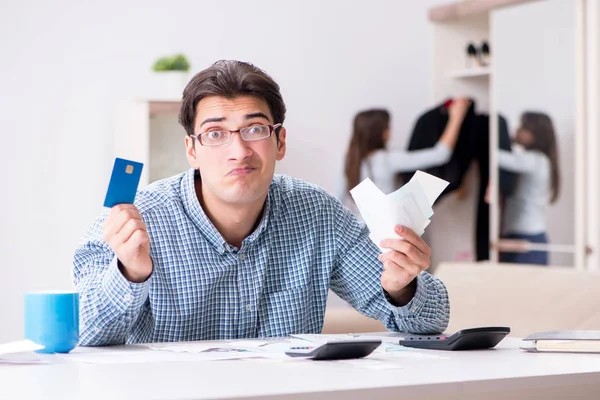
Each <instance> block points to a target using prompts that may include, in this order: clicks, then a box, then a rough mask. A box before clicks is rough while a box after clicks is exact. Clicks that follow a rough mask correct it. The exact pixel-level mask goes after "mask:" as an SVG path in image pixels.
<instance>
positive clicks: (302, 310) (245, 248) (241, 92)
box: [74, 61, 449, 346]
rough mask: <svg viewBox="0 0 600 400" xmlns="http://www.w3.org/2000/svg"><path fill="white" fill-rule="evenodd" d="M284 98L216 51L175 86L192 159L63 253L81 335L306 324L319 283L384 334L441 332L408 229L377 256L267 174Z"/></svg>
mask: <svg viewBox="0 0 600 400" xmlns="http://www.w3.org/2000/svg"><path fill="white" fill-rule="evenodd" d="M285 111H286V110H285V104H284V102H283V99H282V97H281V94H280V91H279V86H278V85H277V83H275V82H274V81H273V80H272V78H271V77H270V76H268V75H267V74H266V73H264V72H263V71H261V70H260V69H258V68H256V67H254V66H252V65H250V64H247V63H242V62H239V61H220V62H217V63H215V64H214V65H212V66H211V67H210V68H208V69H206V70H204V71H202V72H200V73H199V74H197V75H196V76H195V77H194V78H193V79H192V80H191V81H190V83H189V84H188V85H187V87H186V88H185V91H184V92H183V100H182V105H181V112H180V118H179V119H180V123H181V124H182V125H183V127H184V128H185V130H186V132H187V137H186V138H185V148H186V156H187V158H188V161H189V163H190V165H191V167H192V168H191V169H190V170H189V171H188V172H185V173H183V174H181V175H177V176H174V177H172V178H168V179H164V180H162V181H158V182H155V183H153V184H151V185H149V186H148V187H147V188H145V189H143V190H141V191H140V192H139V193H138V195H137V197H136V201H135V205H127V204H121V205H117V206H115V207H113V208H112V209H111V210H110V212H108V213H105V214H103V215H101V216H100V217H99V218H98V219H97V220H96V222H95V223H94V224H93V226H92V227H91V229H90V230H89V231H88V232H87V234H86V235H85V237H84V241H83V243H82V245H81V246H80V247H79V248H78V249H77V250H76V252H75V258H74V281H75V285H76V287H77V289H78V290H79V293H80V307H81V318H80V321H81V341H80V343H81V344H82V345H88V346H94V345H109V344H122V343H138V342H163V341H181V340H205V339H230V338H249V337H261V336H262V337H264V336H283V335H289V334H293V333H319V332H320V331H321V328H322V325H323V317H324V312H325V305H326V300H327V294H328V291H329V289H330V288H331V289H332V290H333V291H334V292H336V293H337V294H338V295H339V296H340V297H342V298H343V299H345V300H346V301H348V302H349V303H350V304H351V305H352V306H353V307H354V308H356V309H357V310H358V311H359V312H361V313H363V314H365V315H367V316H369V317H372V318H377V319H379V320H381V321H382V322H383V323H384V324H385V326H386V327H387V328H388V329H390V330H394V331H412V332H417V333H427V332H441V331H443V330H444V329H445V328H446V326H447V323H448V316H449V305H448V304H449V303H448V295H447V292H446V289H445V287H444V285H443V284H442V283H441V282H440V281H439V280H437V279H436V278H434V277H432V276H431V275H429V274H428V273H427V272H424V271H425V269H427V268H428V267H429V256H430V249H429V247H428V246H427V245H426V244H425V242H423V240H421V238H419V237H418V236H417V235H416V234H415V233H414V232H412V231H411V230H409V229H407V228H402V227H398V229H397V233H398V235H399V236H402V237H404V238H405V240H400V239H398V238H395V239H394V238H390V239H389V240H385V241H383V242H382V247H385V248H389V249H390V251H389V252H386V253H384V254H380V251H379V250H378V248H377V246H376V245H375V244H374V243H372V242H371V241H370V239H369V237H368V229H367V228H366V226H364V225H363V224H361V223H359V222H358V221H357V219H356V217H355V216H353V214H352V212H350V211H349V210H348V209H346V208H344V207H343V206H342V205H341V203H340V202H339V201H338V200H336V199H335V198H334V197H333V196H331V195H329V194H327V193H326V192H325V191H324V190H322V189H320V188H318V187H316V186H313V185H310V184H308V183H305V182H302V181H300V180H297V179H293V178H290V177H287V176H274V170H275V163H276V161H279V160H281V159H283V157H284V156H285V151H286V136H287V132H286V129H285V128H284V127H283V126H282V124H283V122H284V119H285Z"/></svg>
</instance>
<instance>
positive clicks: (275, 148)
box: [186, 96, 286, 205]
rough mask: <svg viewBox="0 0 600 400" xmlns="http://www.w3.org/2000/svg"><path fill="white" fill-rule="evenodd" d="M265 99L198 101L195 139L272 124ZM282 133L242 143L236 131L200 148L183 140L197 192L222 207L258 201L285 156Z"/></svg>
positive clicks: (222, 98)
mask: <svg viewBox="0 0 600 400" xmlns="http://www.w3.org/2000/svg"><path fill="white" fill-rule="evenodd" d="M279 122H280V121H273V117H272V116H271V112H270V111H269V106H268V105H267V103H266V101H264V100H263V99H261V98H258V97H254V96H240V97H235V98H233V99H228V98H225V97H219V96H210V97H206V98H204V99H202V100H201V101H200V102H198V106H197V108H196V121H195V122H194V132H195V135H198V134H201V133H205V132H213V131H229V130H238V129H240V128H245V127H250V126H257V125H274V124H275V123H279ZM285 137H286V131H285V129H283V128H281V130H280V133H279V142H277V138H276V135H275V132H273V134H272V135H271V136H270V137H268V138H266V139H262V140H257V141H249V142H246V141H244V140H243V139H242V137H241V136H240V134H239V132H236V133H234V134H233V136H232V138H231V142H230V143H229V144H226V145H221V146H203V145H201V144H200V142H199V141H198V140H193V139H192V138H191V137H189V136H188V137H186V155H187V158H188V161H189V163H190V165H191V166H192V168H195V169H198V170H199V171H200V176H201V178H202V193H203V195H204V196H205V197H207V196H210V197H212V198H214V199H216V200H218V201H221V202H223V203H227V204H232V205H250V204H252V203H254V202H256V201H263V200H264V197H265V196H266V194H267V192H268V190H269V185H270V184H271V181H272V179H273V174H274V173H275V162H276V161H279V160H281V159H283V157H284V156H285V149H286V147H285Z"/></svg>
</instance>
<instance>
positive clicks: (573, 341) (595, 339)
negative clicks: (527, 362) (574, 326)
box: [521, 330, 600, 353]
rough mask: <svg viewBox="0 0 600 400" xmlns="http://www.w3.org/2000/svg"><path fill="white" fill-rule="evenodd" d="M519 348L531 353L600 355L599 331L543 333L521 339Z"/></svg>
mask: <svg viewBox="0 0 600 400" xmlns="http://www.w3.org/2000/svg"><path fill="white" fill-rule="evenodd" d="M523 341H524V342H528V343H525V344H524V345H523V346H521V348H522V349H523V350H527V351H533V352H558V353H600V331H587V330H585V331H583V330H582V331H569V330H565V331H544V332H536V333H533V334H531V335H529V336H527V337H526V338H524V339H523Z"/></svg>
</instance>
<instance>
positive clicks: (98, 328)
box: [94, 326, 102, 333]
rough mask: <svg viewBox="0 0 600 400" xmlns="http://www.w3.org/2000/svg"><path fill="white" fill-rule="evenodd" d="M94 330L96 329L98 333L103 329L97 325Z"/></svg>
mask: <svg viewBox="0 0 600 400" xmlns="http://www.w3.org/2000/svg"><path fill="white" fill-rule="evenodd" d="M94 330H95V331H96V333H97V332H100V331H101V330H102V329H100V327H99V326H97V327H95V328H94Z"/></svg>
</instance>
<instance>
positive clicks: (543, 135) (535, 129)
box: [521, 111, 560, 203]
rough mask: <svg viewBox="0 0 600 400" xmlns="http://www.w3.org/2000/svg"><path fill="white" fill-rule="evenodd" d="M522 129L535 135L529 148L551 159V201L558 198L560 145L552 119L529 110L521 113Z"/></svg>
mask: <svg viewBox="0 0 600 400" xmlns="http://www.w3.org/2000/svg"><path fill="white" fill-rule="evenodd" d="M521 129H525V130H528V131H529V132H531V134H532V135H533V142H532V143H531V144H530V145H528V146H527V149H528V150H538V151H541V152H542V153H544V154H545V155H546V156H547V157H548V159H549V160H550V184H551V185H550V189H551V197H550V202H551V203H554V202H556V200H557V199H558V193H559V190H560V174H559V171H558V146H557V143H556V134H555V132H554V124H553V123H552V119H551V118H550V117H549V116H548V115H547V114H544V113H541V112H533V111H527V112H524V113H523V114H522V115H521Z"/></svg>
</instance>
